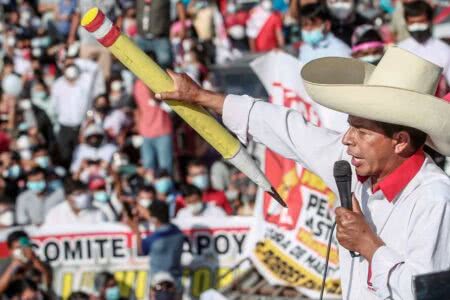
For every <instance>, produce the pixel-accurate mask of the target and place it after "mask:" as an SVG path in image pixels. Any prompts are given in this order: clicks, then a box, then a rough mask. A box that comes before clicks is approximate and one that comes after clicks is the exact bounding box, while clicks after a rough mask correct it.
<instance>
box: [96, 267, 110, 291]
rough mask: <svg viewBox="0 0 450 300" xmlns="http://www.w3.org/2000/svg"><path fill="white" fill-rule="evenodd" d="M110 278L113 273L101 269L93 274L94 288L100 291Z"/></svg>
mask: <svg viewBox="0 0 450 300" xmlns="http://www.w3.org/2000/svg"><path fill="white" fill-rule="evenodd" d="M111 279H114V275H113V274H112V273H110V272H106V271H103V272H100V273H98V274H97V275H95V279H94V289H95V290H96V291H97V292H98V291H100V290H101V289H102V288H104V287H105V285H106V284H107V283H108V281H110V280H111Z"/></svg>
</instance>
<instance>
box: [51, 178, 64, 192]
mask: <svg viewBox="0 0 450 300" xmlns="http://www.w3.org/2000/svg"><path fill="white" fill-rule="evenodd" d="M62 186H63V184H62V181H61V180H59V179H53V180H51V181H50V182H49V183H48V187H49V189H50V190H52V191H56V190H59V189H60V188H62Z"/></svg>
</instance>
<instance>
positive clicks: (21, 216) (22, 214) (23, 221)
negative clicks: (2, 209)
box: [16, 196, 30, 225]
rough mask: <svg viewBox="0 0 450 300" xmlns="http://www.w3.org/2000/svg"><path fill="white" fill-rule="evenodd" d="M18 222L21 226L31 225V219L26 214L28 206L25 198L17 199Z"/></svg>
mask: <svg viewBox="0 0 450 300" xmlns="http://www.w3.org/2000/svg"><path fill="white" fill-rule="evenodd" d="M16 221H17V224H19V225H28V224H30V218H29V217H28V215H27V212H26V206H25V201H24V199H23V197H20V196H19V198H18V199H17V205H16Z"/></svg>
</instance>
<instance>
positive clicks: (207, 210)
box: [177, 184, 227, 219]
mask: <svg viewBox="0 0 450 300" xmlns="http://www.w3.org/2000/svg"><path fill="white" fill-rule="evenodd" d="M181 193H182V195H183V197H184V201H185V203H186V207H184V208H182V209H180V211H179V212H178V213H177V219H182V218H190V217H225V216H226V215H227V214H226V213H225V211H224V210H223V209H222V208H220V207H218V206H215V205H214V204H213V203H211V202H204V201H203V200H202V191H201V190H200V189H199V188H197V187H196V186H194V185H191V184H187V185H186V186H184V187H183V188H182V191H181Z"/></svg>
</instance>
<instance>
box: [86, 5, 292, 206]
mask: <svg viewBox="0 0 450 300" xmlns="http://www.w3.org/2000/svg"><path fill="white" fill-rule="evenodd" d="M81 25H82V26H83V27H84V28H85V29H86V30H87V31H89V32H90V33H91V34H92V35H94V37H95V38H96V39H97V40H98V41H99V42H100V43H101V44H102V45H103V46H105V47H107V48H108V49H109V51H111V53H112V54H113V55H114V56H115V57H116V58H117V59H118V60H120V61H121V62H122V63H123V64H124V65H125V66H126V67H127V68H128V69H129V70H130V71H131V72H133V73H134V74H135V75H136V76H137V77H138V78H140V79H141V80H142V81H143V82H144V83H145V84H146V85H147V86H148V87H149V88H150V89H151V90H152V91H154V92H155V93H160V92H167V91H171V90H173V88H174V85H173V81H172V79H171V78H170V76H169V75H168V74H167V73H166V72H164V71H163V70H162V69H161V68H160V67H159V66H158V65H157V64H156V63H155V62H154V61H153V60H152V59H151V58H150V57H148V56H147V55H146V54H145V53H144V52H143V51H142V50H141V49H139V48H138V47H137V46H136V44H135V43H133V42H132V41H131V40H130V39H129V38H128V37H127V36H125V35H123V34H122V33H121V32H120V29H119V28H117V27H116V26H114V25H113V24H112V22H111V21H110V20H109V19H108V18H106V17H105V15H104V13H103V12H102V11H101V10H99V9H98V8H96V7H94V8H92V9H90V10H89V11H88V12H87V13H86V14H85V15H84V16H83V18H82V20H81ZM166 102H167V104H168V105H170V107H171V108H172V109H173V110H174V111H175V112H176V113H177V114H178V115H180V117H181V118H183V119H184V120H185V121H186V122H187V123H188V124H189V125H190V126H191V127H192V128H194V129H195V130H196V131H197V132H198V133H199V134H200V135H201V136H202V137H203V138H204V139H205V140H206V141H207V142H208V143H209V144H210V145H211V146H213V147H214V148H215V149H216V150H217V151H218V152H219V153H220V154H221V155H222V156H223V157H224V158H225V159H227V160H228V161H229V162H230V163H232V164H233V165H234V166H236V167H237V168H238V169H239V170H241V171H242V172H243V173H244V174H246V175H247V176H248V177H249V178H250V179H251V180H252V181H253V182H255V183H256V184H257V185H258V186H259V187H261V188H262V189H263V190H264V191H266V192H268V193H269V194H271V195H272V197H273V198H274V199H275V200H277V201H278V202H279V203H280V204H281V205H283V206H285V207H286V204H285V203H284V201H283V200H282V199H281V197H280V195H279V194H278V193H277V191H276V190H275V189H274V188H273V187H272V186H271V184H270V183H269V181H268V180H267V178H266V176H265V175H264V174H263V172H262V171H261V170H260V169H259V168H258V166H257V165H256V164H255V162H254V161H253V160H252V158H251V157H250V155H249V154H248V153H247V151H246V150H245V148H244V147H243V146H242V145H241V143H240V142H239V141H238V140H237V139H236V138H235V137H234V136H233V135H231V134H230V133H229V132H228V131H227V130H226V129H225V128H224V127H223V126H222V125H220V123H218V122H217V121H216V120H215V119H214V117H213V116H212V115H211V114H210V113H209V112H208V111H206V110H205V109H204V108H203V107H201V106H198V105H192V104H187V103H184V102H180V101H174V100H169V101H166Z"/></svg>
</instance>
